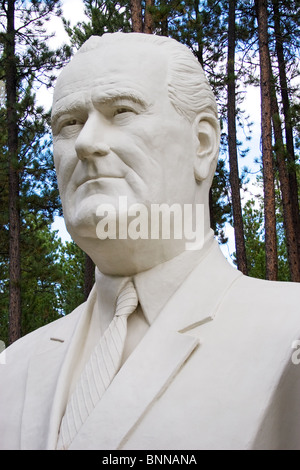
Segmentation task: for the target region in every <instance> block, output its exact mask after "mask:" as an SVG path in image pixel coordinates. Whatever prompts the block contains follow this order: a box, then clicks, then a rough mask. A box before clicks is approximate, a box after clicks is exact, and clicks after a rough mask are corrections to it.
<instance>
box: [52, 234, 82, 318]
mask: <svg viewBox="0 0 300 470" xmlns="http://www.w3.org/2000/svg"><path fill="white" fill-rule="evenodd" d="M59 266H60V281H59V286H58V290H57V292H58V296H59V302H60V310H61V313H62V314H64V315H66V314H68V313H70V312H72V310H74V309H75V308H76V307H77V306H78V305H80V304H81V303H82V302H83V301H84V268H85V254H84V252H83V251H82V250H81V249H80V248H79V247H78V246H77V245H76V244H75V243H74V242H66V244H65V245H61V247H60V251H59Z"/></svg>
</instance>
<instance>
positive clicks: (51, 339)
mask: <svg viewBox="0 0 300 470" xmlns="http://www.w3.org/2000/svg"><path fill="white" fill-rule="evenodd" d="M50 341H58V342H59V343H64V342H65V340H64V339H60V338H50Z"/></svg>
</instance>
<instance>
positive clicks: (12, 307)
mask: <svg viewBox="0 0 300 470" xmlns="http://www.w3.org/2000/svg"><path fill="white" fill-rule="evenodd" d="M14 18H15V1H14V0H9V1H8V6H7V34H6V38H7V40H6V41H7V42H6V54H5V56H6V100H7V139H8V142H7V146H8V167H9V170H8V171H9V277H10V282H9V343H10V344H11V343H13V342H14V341H16V340H17V339H19V338H20V336H21V287H20V279H21V260H20V213H19V171H18V118H17V67H16V57H15V23H14Z"/></svg>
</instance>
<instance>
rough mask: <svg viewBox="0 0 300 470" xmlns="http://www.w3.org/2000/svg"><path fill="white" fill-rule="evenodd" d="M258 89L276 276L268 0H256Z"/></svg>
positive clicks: (269, 261) (269, 273)
mask: <svg viewBox="0 0 300 470" xmlns="http://www.w3.org/2000/svg"><path fill="white" fill-rule="evenodd" d="M256 10H257V21H258V42H259V60H260V90H261V137H262V161H263V181H264V217H265V247H266V278H267V279H270V280H276V279H277V271H278V261H277V240H276V216H275V188H274V167H273V154H272V123H271V119H272V111H271V85H270V84H271V70H270V62H269V47H268V10H267V0H256Z"/></svg>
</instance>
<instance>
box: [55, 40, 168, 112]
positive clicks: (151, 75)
mask: <svg viewBox="0 0 300 470" xmlns="http://www.w3.org/2000/svg"><path fill="white" fill-rule="evenodd" d="M95 88H97V89H98V90H99V91H100V92H103V93H111V92H112V91H114V90H115V91H116V92H117V91H118V90H119V89H128V90H130V89H131V90H133V91H135V92H136V93H137V94H140V95H143V96H144V98H145V100H146V101H150V99H151V100H153V99H155V97H158V96H161V94H162V93H164V92H165V93H166V94H167V57H166V54H165V52H164V51H162V50H161V48H160V47H158V46H157V45H153V44H139V43H134V42H133V43H129V44H126V43H122V42H118V43H117V44H105V45H102V46H100V47H98V48H97V49H93V50H91V51H88V52H82V53H78V54H77V55H75V57H74V58H73V59H72V61H71V62H70V63H69V64H68V65H67V66H66V67H65V69H64V70H63V71H62V73H61V75H60V76H59V78H58V81H57V84H56V87H55V92H54V104H55V103H58V102H59V101H60V100H61V99H63V98H66V97H68V96H70V95H72V94H74V93H76V94H78V92H79V93H84V92H87V93H90V92H92V90H94V89H95Z"/></svg>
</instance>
